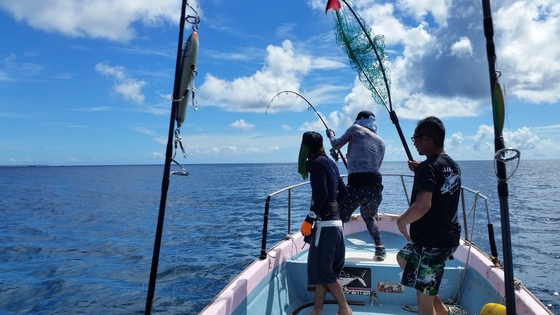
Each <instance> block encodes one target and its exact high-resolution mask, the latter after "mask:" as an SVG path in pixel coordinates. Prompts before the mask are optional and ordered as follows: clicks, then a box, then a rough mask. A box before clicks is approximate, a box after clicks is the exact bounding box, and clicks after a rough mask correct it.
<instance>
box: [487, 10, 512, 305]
mask: <svg viewBox="0 0 560 315" xmlns="http://www.w3.org/2000/svg"><path fill="white" fill-rule="evenodd" d="M482 13H483V17H484V19H483V21H484V36H485V37H486V55H487V58H488V70H489V74H490V91H491V95H492V113H493V116H494V148H495V152H496V153H495V156H494V160H495V170H496V176H497V178H498V196H499V200H500V218H501V224H502V246H503V254H504V281H505V297H506V313H507V315H515V314H516V312H515V291H514V285H513V282H514V278H513V259H512V250H511V230H510V224H509V223H510V222H509V206H508V184H507V180H508V178H507V175H506V165H505V163H506V162H507V161H508V160H510V159H512V158H507V157H506V153H507V151H509V150H510V149H506V148H505V146H504V139H503V135H502V130H503V127H504V115H505V114H504V98H503V94H502V90H501V88H500V83H499V82H498V78H499V76H500V73H499V71H496V50H495V47H494V27H493V25H492V12H491V11H490V0H482ZM513 151H516V153H517V154H516V156H515V157H513V158H518V157H519V151H517V150H513Z"/></svg>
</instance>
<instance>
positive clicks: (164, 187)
mask: <svg viewBox="0 0 560 315" xmlns="http://www.w3.org/2000/svg"><path fill="white" fill-rule="evenodd" d="M186 6H187V1H186V0H183V5H182V8H181V21H180V23H179V25H180V26H179V40H178V43H177V61H176V65H175V83H174V87H173V101H172V102H171V117H170V120H169V134H168V138H167V148H166V151H165V166H164V169H163V178H162V181H161V198H160V203H159V215H158V222H157V228H156V237H155V242H154V252H153V256H152V268H151V271H150V282H149V284H148V296H147V298H146V309H145V311H144V314H146V315H149V314H151V313H152V302H153V299H154V292H155V288H156V278H157V270H158V263H159V251H160V247H161V237H162V234H163V222H164V218H165V204H166V202H167V191H168V188H169V171H170V169H171V161H172V160H173V146H172V143H173V139H174V138H173V137H174V127H175V118H176V113H177V106H178V102H177V101H176V100H178V99H179V98H180V95H179V94H180V91H179V90H180V89H181V53H182V44H183V29H184V27H185V11H186Z"/></svg>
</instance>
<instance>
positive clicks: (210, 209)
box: [0, 161, 560, 314]
mask: <svg viewBox="0 0 560 315" xmlns="http://www.w3.org/2000/svg"><path fill="white" fill-rule="evenodd" d="M559 164H560V163H558V161H522V162H521V165H520V168H519V170H518V171H517V173H516V174H515V175H514V177H513V178H512V179H511V180H510V181H509V192H510V196H509V198H508V203H509V210H510V216H511V217H510V219H511V229H512V243H513V249H512V250H513V257H514V259H515V262H514V273H515V274H514V275H515V277H516V278H519V279H521V280H522V282H523V284H524V285H525V286H527V287H528V288H529V289H530V290H532V292H533V293H535V294H536V295H537V297H538V298H540V299H541V300H542V301H543V302H544V303H545V304H547V305H548V306H549V308H550V309H551V310H552V311H553V312H555V313H556V314H560V297H559V296H558V292H560V275H559V274H560V273H559V271H560V270H559V267H558V266H559V263H560V247H559V246H558V242H557V241H558V236H557V235H558V233H559V232H560V226H559V224H558V223H559V222H560V211H558V205H559V204H560V194H559V192H560V166H559ZM460 165H461V167H462V169H463V183H464V185H466V186H469V187H470V188H472V189H475V190H479V191H481V192H482V193H483V194H485V195H486V196H488V197H490V198H491V204H490V209H491V220H492V223H493V224H494V229H495V231H496V235H497V242H498V244H497V245H498V249H499V251H500V255H499V256H500V257H501V256H502V255H501V237H500V220H499V203H498V199H497V193H496V180H495V177H494V170H493V164H492V162H490V161H476V162H474V161H472V162H460ZM186 168H187V169H188V171H189V172H190V173H191V175H190V176H186V177H185V176H174V175H172V176H171V182H170V185H169V190H168V192H167V194H166V195H167V206H166V212H165V225H164V230H163V231H164V233H163V234H164V235H163V240H162V248H161V253H160V263H159V269H158V271H159V272H158V282H157V286H156V293H155V298H154V302H153V313H161V314H163V313H165V314H197V313H198V312H200V311H201V310H202V308H203V307H204V306H205V305H206V304H207V303H208V302H209V301H210V300H211V299H212V298H213V297H214V296H215V295H216V294H217V293H218V292H219V291H220V290H221V289H222V288H223V287H224V286H225V285H226V284H227V283H228V282H229V281H231V280H232V279H233V278H234V277H235V275H236V274H238V273H239V272H240V271H242V270H243V269H244V268H245V267H246V266H247V265H249V264H250V263H251V262H252V261H253V260H254V259H256V258H257V257H258V256H259V254H260V247H261V234H262V217H263V211H264V204H265V199H266V196H267V195H268V194H269V193H271V192H273V191H277V190H279V189H281V188H283V187H285V186H287V185H290V184H294V183H300V182H302V180H301V176H300V175H299V174H297V165H296V164H292V163H290V164H220V165H187V166H186ZM341 168H344V166H341ZM383 171H384V172H386V173H394V172H402V173H410V172H409V171H408V170H407V168H406V164H405V163H404V162H398V163H397V162H386V163H384V165H383ZM343 173H345V171H343ZM162 177H163V166H160V165H150V166H83V167H1V168H0V218H1V221H0V240H1V241H0V314H142V313H143V312H144V307H145V304H146V295H147V287H148V279H149V274H150V265H151V260H152V250H153V244H154V237H155V229H156V223H157V217H158V212H159V208H160V197H161V195H162V189H161V183H162ZM386 186H387V185H386ZM391 197H392V192H391V191H389V190H386V191H385V192H384V202H389V201H390V200H391ZM298 198H299V200H300V201H301V203H302V205H301V206H300V207H299V208H297V207H296V208H294V209H292V210H293V213H294V218H292V219H293V221H294V222H295V223H293V224H292V227H291V228H292V231H295V230H297V228H298V226H299V224H300V220H301V219H302V218H303V215H304V213H305V209H307V207H308V204H309V192H308V188H303V189H301V192H300V193H299V194H298V195H297V196H294V197H293V199H294V200H295V201H298ZM275 202H276V201H275ZM281 206H282V202H281V201H279V202H277V203H271V213H270V219H269V220H270V225H269V236H268V237H269V242H268V246H271V245H273V244H274V243H276V242H277V241H278V240H279V239H281V238H282V237H284V236H285V235H286V233H287V222H288V219H287V213H286V212H283V210H282V211H281V210H279V209H280V208H281ZM405 206H406V205H403V208H404V207H405ZM382 207H383V205H382ZM404 210H405V209H403V211H404ZM478 220H479V221H480V223H481V224H483V226H484V228H483V229H481V230H482V231H485V226H486V223H487V221H486V220H487V219H486V216H485V214H484V216H479V219H478ZM474 240H475V243H476V245H477V246H479V247H481V248H483V249H485V250H489V245H488V241H487V240H486V239H485V238H484V237H482V236H480V237H475V239H474Z"/></svg>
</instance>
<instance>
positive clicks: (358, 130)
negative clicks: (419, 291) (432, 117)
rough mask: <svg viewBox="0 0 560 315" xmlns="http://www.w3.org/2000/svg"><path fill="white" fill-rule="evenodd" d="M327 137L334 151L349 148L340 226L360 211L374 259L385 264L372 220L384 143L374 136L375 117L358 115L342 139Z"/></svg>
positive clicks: (329, 134) (366, 113) (379, 193)
mask: <svg viewBox="0 0 560 315" xmlns="http://www.w3.org/2000/svg"><path fill="white" fill-rule="evenodd" d="M327 137H328V138H329V140H330V142H331V145H332V148H333V149H334V150H339V149H340V148H342V147H343V146H344V145H346V144H348V151H347V155H346V157H347V160H348V193H349V195H348V196H347V197H346V198H345V199H344V200H342V201H341V203H340V204H339V206H340V218H341V219H342V222H348V220H350V216H351V215H352V213H353V212H354V211H355V210H356V209H357V208H358V207H360V213H361V215H362V218H363V220H364V222H365V223H366V226H367V229H368V231H369V234H370V235H371V236H372V238H373V240H374V242H375V255H374V259H376V260H379V261H381V260H384V259H385V257H386V256H387V255H386V252H385V247H384V246H383V242H382V240H381V231H380V230H379V224H378V223H377V221H376V220H375V216H376V215H377V210H378V208H379V204H380V203H381V200H382V198H383V196H382V192H383V184H382V178H381V172H380V168H381V163H382V162H383V157H384V156H385V142H384V141H383V139H382V138H381V137H380V136H379V135H378V134H377V125H376V124H375V115H374V114H373V113H372V112H370V111H366V110H364V111H361V112H360V113H359V114H358V116H357V117H356V121H355V122H354V123H353V124H352V126H350V127H349V128H348V129H347V130H346V132H344V134H343V135H342V136H340V137H339V138H336V137H335V135H334V132H333V131H332V130H330V129H328V130H327Z"/></svg>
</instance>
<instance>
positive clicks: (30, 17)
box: [0, 0, 197, 41]
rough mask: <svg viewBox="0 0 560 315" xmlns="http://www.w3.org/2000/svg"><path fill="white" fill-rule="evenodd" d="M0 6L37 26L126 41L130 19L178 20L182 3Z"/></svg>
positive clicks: (33, 1)
mask: <svg viewBox="0 0 560 315" xmlns="http://www.w3.org/2000/svg"><path fill="white" fill-rule="evenodd" d="M189 4H191V5H192V6H193V7H196V6H197V5H196V4H195V3H190V2H189ZM0 6H1V7H2V8H3V9H5V10H6V11H8V12H10V13H11V14H12V16H13V17H14V18H15V19H16V20H18V21H25V22H26V23H28V24H29V25H30V26H31V27H33V28H36V29H40V30H44V31H47V32H58V33H62V34H65V35H67V36H72V37H90V38H103V39H108V40H112V41H128V40H130V39H132V38H134V37H135V36H136V31H135V30H134V28H133V26H132V25H133V23H137V22H140V23H141V24H142V25H144V26H147V27H150V26H157V25H159V24H161V23H173V24H176V23H178V22H179V21H178V20H177V12H178V11H180V6H181V3H180V2H178V1H174V0H159V1H151V0H122V1H112V0H91V1H65V0H50V1H41V0H28V1H11V0H0Z"/></svg>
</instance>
